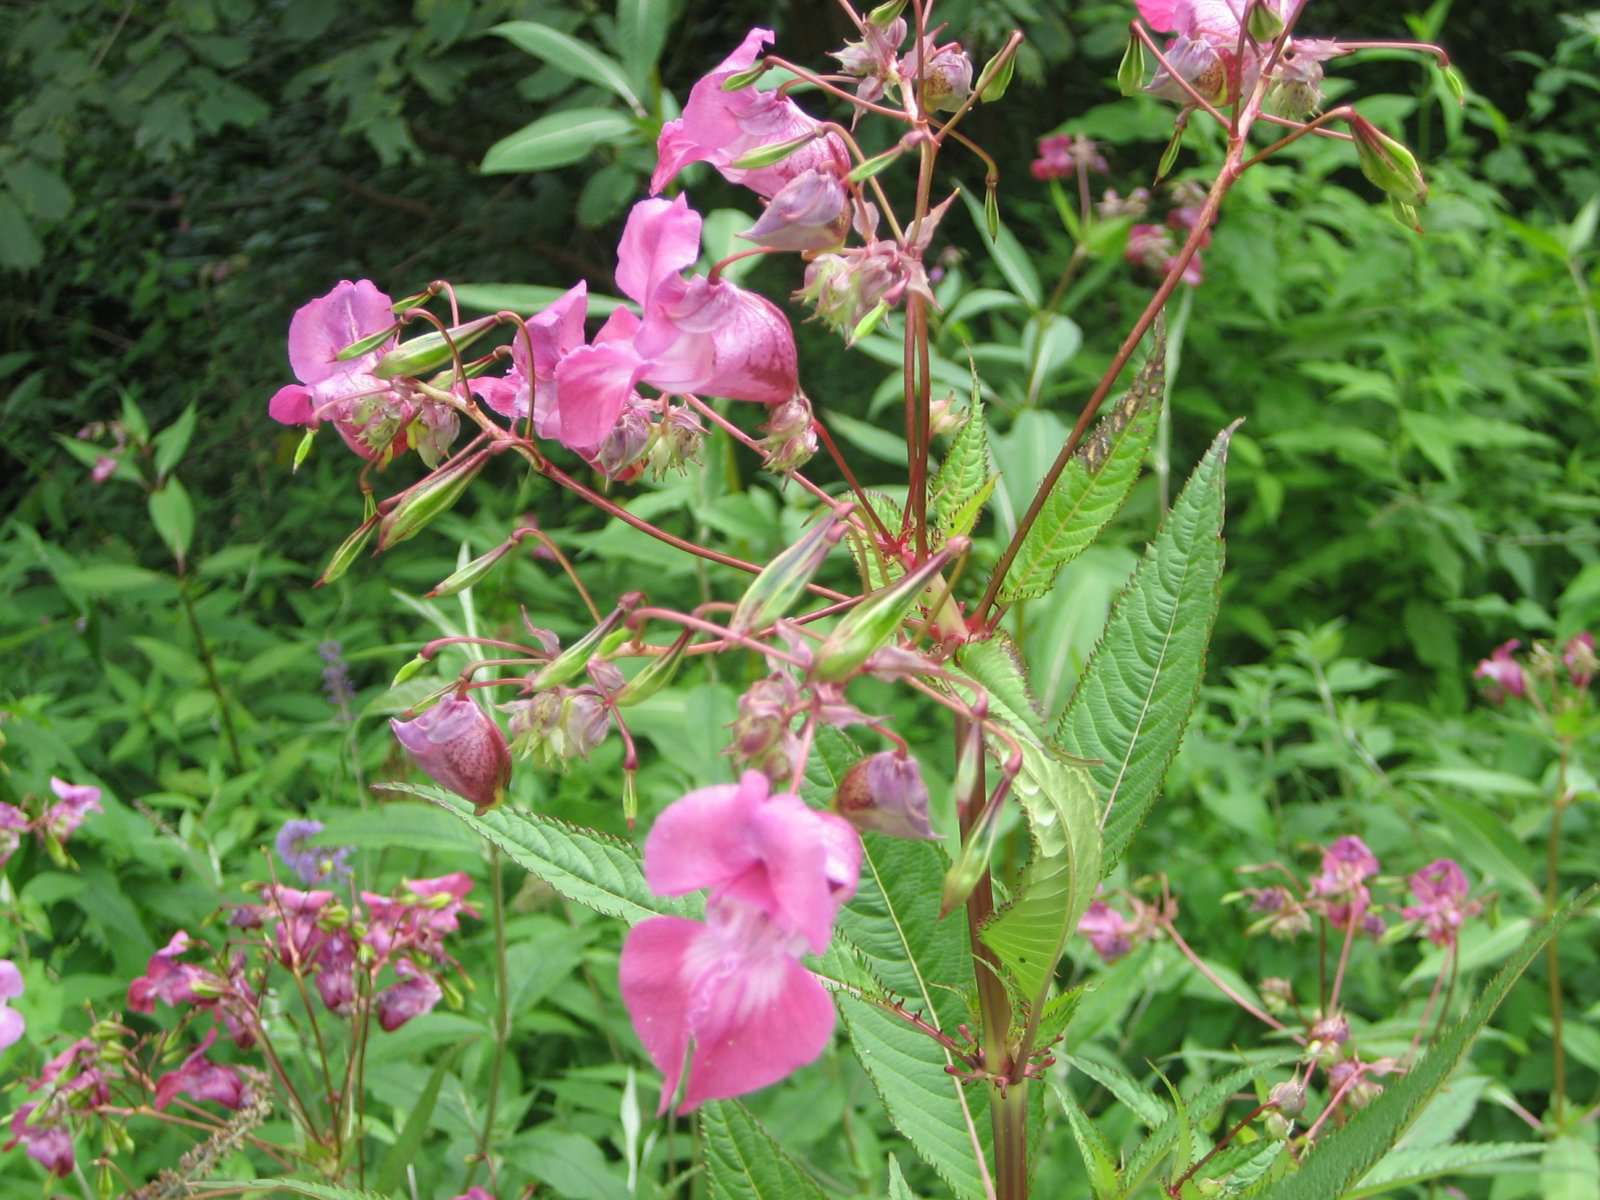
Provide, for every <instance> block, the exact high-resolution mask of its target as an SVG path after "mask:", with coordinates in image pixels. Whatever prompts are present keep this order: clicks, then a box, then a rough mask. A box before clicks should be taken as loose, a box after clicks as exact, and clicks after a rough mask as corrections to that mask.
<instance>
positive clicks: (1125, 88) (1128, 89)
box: [1117, 37, 1144, 96]
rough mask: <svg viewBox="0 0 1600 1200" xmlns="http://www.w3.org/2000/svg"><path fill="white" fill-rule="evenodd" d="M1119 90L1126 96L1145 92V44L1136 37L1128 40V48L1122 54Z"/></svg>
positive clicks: (1119, 69)
mask: <svg viewBox="0 0 1600 1200" xmlns="http://www.w3.org/2000/svg"><path fill="white" fill-rule="evenodd" d="M1117 90H1118V91H1119V92H1121V93H1122V94H1123V95H1124V96H1137V95H1138V94H1139V93H1140V92H1141V91H1143V90H1144V43H1143V42H1141V41H1140V40H1139V39H1138V38H1136V37H1130V38H1129V39H1128V48H1127V49H1126V50H1124V51H1123V52H1122V65H1121V66H1119V67H1118V68H1117Z"/></svg>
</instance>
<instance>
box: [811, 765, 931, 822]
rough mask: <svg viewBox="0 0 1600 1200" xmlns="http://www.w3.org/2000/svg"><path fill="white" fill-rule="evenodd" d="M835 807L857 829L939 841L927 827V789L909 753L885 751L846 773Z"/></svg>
mask: <svg viewBox="0 0 1600 1200" xmlns="http://www.w3.org/2000/svg"><path fill="white" fill-rule="evenodd" d="M833 806H834V808H835V809H837V810H838V813H839V815H840V816H841V817H843V818H844V819H845V820H847V821H849V822H850V823H851V824H852V825H854V826H855V827H856V828H857V829H871V830H875V831H877V832H878V833H885V834H888V835H889V836H890V837H900V838H913V839H917V840H921V841H932V840H937V839H938V836H939V835H938V834H936V833H935V832H934V831H933V827H932V826H931V825H929V824H928V788H927V785H926V784H924V783H923V782H922V769H921V768H920V767H919V766H918V765H917V760H916V759H914V758H912V757H911V756H910V755H908V754H898V753H895V752H894V751H892V750H885V751H883V752H881V753H879V754H874V755H871V756H870V757H868V758H864V759H862V760H861V761H860V762H858V763H857V764H856V765H855V766H853V767H851V768H850V769H849V770H848V771H846V772H845V776H844V778H843V779H842V780H840V782H839V790H838V792H837V794H835V796H834V798H833Z"/></svg>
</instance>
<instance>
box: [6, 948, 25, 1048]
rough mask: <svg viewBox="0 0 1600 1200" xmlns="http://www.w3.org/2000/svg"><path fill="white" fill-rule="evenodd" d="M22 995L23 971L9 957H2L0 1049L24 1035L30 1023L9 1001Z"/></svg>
mask: <svg viewBox="0 0 1600 1200" xmlns="http://www.w3.org/2000/svg"><path fill="white" fill-rule="evenodd" d="M20 995H22V972H21V971H19V970H18V969H17V964H16V963H14V962H12V961H11V960H10V959H9V958H0V1050H4V1049H5V1048H6V1047H8V1046H11V1045H13V1044H14V1043H16V1041H17V1040H18V1039H19V1038H21V1037H22V1035H23V1033H24V1032H25V1031H26V1030H27V1028H28V1023H27V1022H26V1021H24V1020H23V1019H22V1014H21V1013H19V1012H18V1011H17V1010H16V1009H14V1008H12V1007H11V1006H10V1004H9V1003H8V1001H11V1000H15V999H16V998H17V997H18V996H20Z"/></svg>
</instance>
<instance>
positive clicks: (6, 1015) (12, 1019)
mask: <svg viewBox="0 0 1600 1200" xmlns="http://www.w3.org/2000/svg"><path fill="white" fill-rule="evenodd" d="M27 1028H28V1023H27V1022H26V1021H24V1020H23V1019H22V1014H21V1013H19V1012H18V1011H17V1010H16V1009H14V1008H7V1007H5V1005H3V1004H0V1050H4V1049H5V1048H6V1047H7V1046H10V1045H13V1044H14V1043H16V1042H17V1041H19V1040H20V1039H21V1038H22V1035H23V1034H24V1033H25V1032H26V1031H27Z"/></svg>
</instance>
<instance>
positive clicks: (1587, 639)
mask: <svg viewBox="0 0 1600 1200" xmlns="http://www.w3.org/2000/svg"><path fill="white" fill-rule="evenodd" d="M1561 661H1562V662H1563V663H1564V664H1565V665H1566V668H1567V678H1568V679H1569V680H1571V682H1572V686H1573V687H1575V688H1586V687H1588V686H1589V684H1590V683H1591V682H1592V681H1593V680H1594V676H1595V668H1596V667H1600V660H1597V659H1596V658H1595V652H1594V634H1592V633H1590V632H1589V631H1588V630H1585V631H1584V632H1582V633H1576V634H1573V635H1572V637H1570V638H1568V639H1567V644H1566V646H1565V647H1563V648H1562V651H1561ZM0 861H3V860H0Z"/></svg>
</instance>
